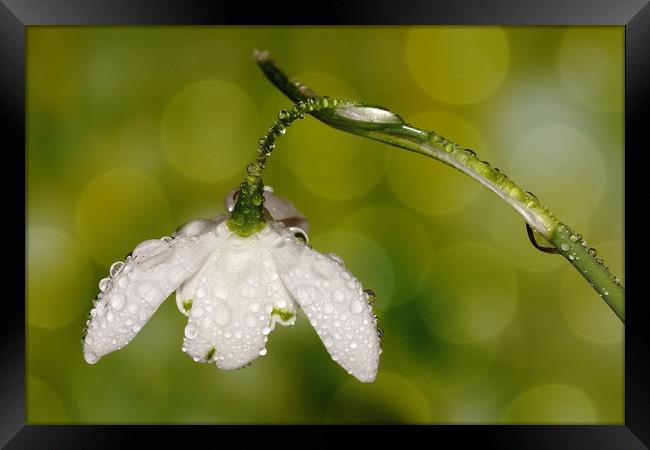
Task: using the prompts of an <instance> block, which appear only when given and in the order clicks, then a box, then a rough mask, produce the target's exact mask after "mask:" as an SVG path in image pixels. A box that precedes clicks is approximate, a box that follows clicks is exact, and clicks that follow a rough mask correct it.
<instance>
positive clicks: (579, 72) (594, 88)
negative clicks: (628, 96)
mask: <svg viewBox="0 0 650 450" xmlns="http://www.w3.org/2000/svg"><path fill="white" fill-rule="evenodd" d="M558 69H559V71H560V75H561V77H562V81H563V82H564V84H565V86H566V87H567V89H568V91H569V92H570V93H571V95H573V96H574V97H575V98H576V99H577V100H578V101H580V102H581V103H584V104H585V105H587V106H589V107H591V108H594V109H596V110H599V111H604V112H616V111H621V110H622V109H623V99H624V96H625V91H624V86H625V84H624V83H625V35H624V30H623V29H622V28H620V27H618V28H612V27H600V28H599V27H579V28H572V29H569V30H566V31H565V33H564V38H563V40H562V43H561V45H560V50H559V52H558Z"/></svg>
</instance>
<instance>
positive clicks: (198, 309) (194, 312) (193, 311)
mask: <svg viewBox="0 0 650 450" xmlns="http://www.w3.org/2000/svg"><path fill="white" fill-rule="evenodd" d="M202 315H203V308H201V307H200V306H197V307H196V308H192V309H191V310H190V316H192V317H201V316H202Z"/></svg>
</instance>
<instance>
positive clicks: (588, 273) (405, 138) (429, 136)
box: [254, 52, 625, 322]
mask: <svg viewBox="0 0 650 450" xmlns="http://www.w3.org/2000/svg"><path fill="white" fill-rule="evenodd" d="M254 57H255V59H256V61H257V63H258V65H259V67H260V68H261V69H262V71H263V72H264V74H265V75H266V77H267V78H268V79H269V80H270V81H271V82H272V83H273V84H274V85H275V86H276V87H277V88H278V89H280V91H282V92H283V93H284V94H285V95H286V96H287V97H289V98H290V99H291V100H292V101H294V102H304V101H306V100H308V99H310V98H317V95H316V94H315V93H314V92H313V91H312V90H311V89H310V88H309V87H307V86H305V85H304V84H302V83H300V82H298V81H295V80H290V79H289V78H288V77H287V76H286V75H285V74H284V72H282V70H280V69H279V68H278V67H277V65H275V63H274V62H273V61H272V60H271V59H270V57H269V54H268V52H255V55H254ZM310 114H312V115H313V116H314V117H315V118H317V119H318V120H320V121H321V122H323V123H325V124H327V125H329V126H331V127H334V128H337V129H339V130H343V131H347V132H348V133H353V134H356V135H359V136H363V137H366V138H369V139H373V140H376V141H380V142H384V143H386V144H389V145H392V146H395V147H400V148H403V149H406V150H409V151H413V152H416V153H420V154H422V155H425V156H428V157H430V158H433V159H435V160H438V161H441V162H443V163H445V164H447V165H449V166H451V167H453V168H455V169H457V170H459V171H461V172H463V173H464V174H465V175H468V176H469V177H471V178H472V179H474V180H475V181H477V182H478V183H480V184H481V185H483V186H484V187H486V188H487V189H489V190H490V191H492V192H493V193H494V194H496V195H497V196H498V197H499V198H501V199H502V200H503V201H505V202H506V203H508V204H509V205H510V206H511V207H512V208H514V209H515V210H516V211H517V212H518V213H519V214H521V215H522V217H523V218H524V220H525V221H526V223H528V224H529V225H530V227H531V228H533V229H534V230H535V231H537V232H538V233H539V234H541V235H542V236H543V237H544V238H545V239H546V240H547V241H548V242H549V243H551V244H552V245H553V246H554V247H556V248H557V249H558V253H560V254H561V255H562V256H564V257H565V258H566V259H567V260H568V261H569V262H570V263H571V264H572V265H573V266H574V267H575V268H576V269H577V270H578V271H579V272H580V274H581V275H582V276H583V277H584V278H585V279H586V280H587V281H588V282H589V284H590V285H591V286H592V287H593V288H594V289H595V290H596V292H598V294H599V295H600V296H601V297H602V298H603V299H604V300H605V302H606V303H607V304H608V305H609V307H610V308H611V309H612V310H613V311H614V312H615V313H616V315H617V316H618V317H619V318H620V319H621V321H623V322H625V291H624V288H623V286H622V285H621V283H620V281H619V280H618V278H616V277H614V276H613V275H612V274H611V273H610V272H609V270H608V269H607V267H605V266H604V264H603V262H602V260H600V259H598V258H596V255H595V251H594V250H593V249H591V250H592V251H589V249H588V248H587V246H586V242H584V240H583V239H582V237H581V236H580V235H577V234H574V232H573V230H571V228H570V227H569V226H567V225H566V224H563V223H561V222H560V221H559V220H558V219H556V218H555V216H554V215H553V214H552V213H551V211H550V210H549V209H548V207H546V206H544V205H542V204H541V203H540V202H539V200H538V199H537V197H535V196H534V195H533V194H531V193H530V192H526V191H524V190H523V189H521V188H520V187H519V186H517V185H516V184H515V183H514V182H513V181H512V180H510V179H509V178H508V177H507V176H506V175H505V174H503V173H501V172H500V171H499V170H498V169H496V168H493V167H492V166H490V164H489V163H488V162H486V161H482V160H480V159H479V158H478V157H477V156H476V153H474V152H473V151H472V150H469V149H466V148H463V147H461V146H460V145H458V144H456V143H454V142H451V141H450V140H448V139H447V138H445V137H444V136H442V135H440V134H438V133H435V132H433V131H425V130H421V129H419V128H416V127H413V126H411V125H409V124H407V123H406V122H405V121H404V120H403V119H402V118H401V117H400V116H398V115H397V114H395V113H394V112H392V111H390V110H388V109H386V108H383V107H380V106H373V105H366V104H363V103H358V102H357V103H354V104H352V103H350V104H345V105H343V106H339V107H335V108H328V109H322V110H319V111H311V112H310ZM572 237H573V238H576V237H579V238H578V239H576V240H573V239H572Z"/></svg>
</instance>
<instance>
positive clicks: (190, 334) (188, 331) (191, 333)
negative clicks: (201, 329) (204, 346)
mask: <svg viewBox="0 0 650 450" xmlns="http://www.w3.org/2000/svg"><path fill="white" fill-rule="evenodd" d="M197 334H198V330H197V329H196V328H195V327H194V326H193V325H191V324H190V325H188V326H186V327H185V337H186V338H188V339H194V338H195V337H196V335H197Z"/></svg>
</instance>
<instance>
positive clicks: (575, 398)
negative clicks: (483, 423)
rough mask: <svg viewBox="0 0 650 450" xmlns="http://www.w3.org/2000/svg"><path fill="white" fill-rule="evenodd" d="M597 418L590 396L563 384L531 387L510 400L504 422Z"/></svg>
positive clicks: (573, 421)
mask: <svg viewBox="0 0 650 450" xmlns="http://www.w3.org/2000/svg"><path fill="white" fill-rule="evenodd" d="M596 419H597V417H596V411H595V410H594V406H593V404H592V402H591V400H590V399H589V397H588V396H587V395H586V394H585V393H584V392H582V391H580V390H578V389H576V388H574V387H571V386H565V385H561V384H542V385H538V386H534V387H531V388H529V389H527V390H526V391H525V392H523V393H521V394H520V395H519V396H518V397H517V398H516V399H515V400H514V401H512V403H510V406H509V407H508V408H507V410H506V413H505V416H504V422H506V423H520V424H543V423H545V424H558V423H570V424H576V423H594V422H596Z"/></svg>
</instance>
